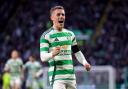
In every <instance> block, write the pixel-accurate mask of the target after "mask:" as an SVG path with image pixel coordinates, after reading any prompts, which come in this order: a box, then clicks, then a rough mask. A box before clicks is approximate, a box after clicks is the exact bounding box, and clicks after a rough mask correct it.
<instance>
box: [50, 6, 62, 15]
mask: <svg viewBox="0 0 128 89" xmlns="http://www.w3.org/2000/svg"><path fill="white" fill-rule="evenodd" d="M56 9H63V10H64V7H63V6H54V7H52V8H51V9H50V15H51V14H52V13H53V11H55V10H56Z"/></svg>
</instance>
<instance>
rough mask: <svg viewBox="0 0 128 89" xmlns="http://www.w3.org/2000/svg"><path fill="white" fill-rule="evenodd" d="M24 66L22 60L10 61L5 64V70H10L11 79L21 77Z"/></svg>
mask: <svg viewBox="0 0 128 89" xmlns="http://www.w3.org/2000/svg"><path fill="white" fill-rule="evenodd" d="M22 66H23V62H22V60H21V59H20V58H18V59H16V60H14V59H9V60H8V61H7V63H6V64H5V69H9V71H10V74H11V77H20V75H21V67H22Z"/></svg>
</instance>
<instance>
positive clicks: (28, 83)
mask: <svg viewBox="0 0 128 89" xmlns="http://www.w3.org/2000/svg"><path fill="white" fill-rule="evenodd" d="M26 87H27V88H28V87H32V88H33V89H39V84H38V80H36V79H27V80H26Z"/></svg>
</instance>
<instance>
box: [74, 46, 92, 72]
mask: <svg viewBox="0 0 128 89" xmlns="http://www.w3.org/2000/svg"><path fill="white" fill-rule="evenodd" d="M72 51H73V53H74V54H75V57H76V59H77V60H78V61H79V62H80V63H81V64H83V65H84V67H85V69H86V70H87V71H90V69H91V65H90V64H89V63H88V62H87V60H86V58H85V57H84V55H83V53H82V52H81V51H80V50H79V48H78V45H73V46H72Z"/></svg>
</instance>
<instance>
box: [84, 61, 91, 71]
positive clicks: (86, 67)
mask: <svg viewBox="0 0 128 89" xmlns="http://www.w3.org/2000/svg"><path fill="white" fill-rule="evenodd" d="M84 67H85V69H86V70H87V71H90V69H91V65H90V64H88V63H87V64H85V65H84Z"/></svg>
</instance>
